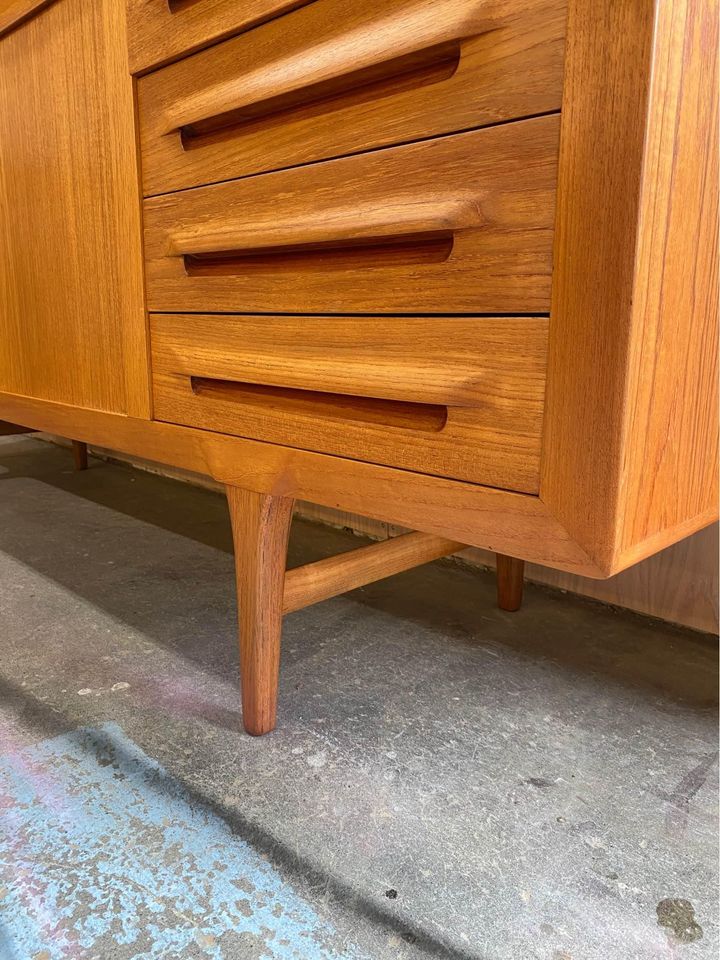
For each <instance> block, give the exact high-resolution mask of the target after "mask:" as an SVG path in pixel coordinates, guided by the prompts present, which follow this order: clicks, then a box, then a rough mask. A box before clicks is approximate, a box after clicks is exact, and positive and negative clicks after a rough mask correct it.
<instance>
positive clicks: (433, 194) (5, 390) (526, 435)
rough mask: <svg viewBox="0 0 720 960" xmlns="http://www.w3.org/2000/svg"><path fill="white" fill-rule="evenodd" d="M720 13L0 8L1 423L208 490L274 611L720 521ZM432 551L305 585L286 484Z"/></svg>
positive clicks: (651, 548) (243, 607) (369, 2)
mask: <svg viewBox="0 0 720 960" xmlns="http://www.w3.org/2000/svg"><path fill="white" fill-rule="evenodd" d="M717 30H718V10H717V0H603V2H591V0H355V2H353V3H347V2H345V0H312V2H303V0H245V2H243V3H237V2H236V0H96V2H89V0H54V2H53V0H10V2H8V0H0V244H1V254H2V258H1V259H2V262H1V265H0V417H1V418H2V419H3V420H4V421H5V424H4V428H3V429H4V430H5V431H8V430H19V429H22V428H26V429H36V430H45V431H50V432H52V433H56V434H60V435H64V436H67V437H70V438H73V439H74V440H75V441H76V445H75V450H76V458H77V464H78V466H80V467H82V466H83V465H84V462H83V458H84V456H85V446H84V445H85V444H87V443H91V444H99V445H103V446H106V447H111V448H114V449H117V450H120V451H124V452H125V453H128V454H133V455H137V456H141V457H145V458H149V459H152V460H155V461H158V462H161V463H165V464H169V465H173V466H179V467H184V468H188V469H190V470H195V471H199V472H202V473H205V474H209V475H211V476H212V477H214V478H215V479H216V480H218V481H220V482H222V483H223V484H224V485H225V487H226V489H227V496H228V502H229V505H230V513H231V518H232V525H233V532H234V538H235V546H236V568H237V586H238V595H239V617H240V650H241V673H242V695H243V715H244V723H245V727H246V729H247V730H248V731H249V732H250V733H253V734H261V733H265V732H267V731H269V730H271V729H272V728H273V726H274V724H275V714H276V699H277V684H278V673H279V664H280V634H281V626H282V618H283V615H284V614H286V613H289V612H290V611H293V610H297V609H299V608H301V607H303V606H306V605H308V604H310V603H314V602H316V601H318V600H322V599H324V598H327V597H330V596H333V595H335V594H337V593H340V592H343V591H345V590H348V589H351V588H352V587H355V586H359V585H361V584H363V583H368V582H370V581H372V580H374V579H377V578H380V577H384V576H389V575H390V574H392V573H395V572H399V571H400V570H404V569H408V568H410V567H412V566H414V565H416V564H420V563H424V562H426V561H428V560H432V559H434V558H437V557H440V556H443V555H445V554H448V553H451V552H453V551H455V550H456V549H459V547H460V546H461V545H465V544H470V545H475V546H481V547H485V548H487V549H490V550H493V551H495V552H497V553H498V554H499V555H500V558H499V566H498V576H499V585H500V601H501V603H502V604H503V605H505V606H506V607H508V608H512V607H516V606H517V604H518V603H519V594H520V590H521V584H522V561H524V560H530V561H534V562H537V563H541V564H545V565H548V566H551V567H557V568H561V569H564V570H570V571H574V572H577V573H580V574H583V575H586V576H591V577H607V576H611V575H612V574H614V573H616V572H618V571H620V570H622V569H623V568H625V567H627V566H629V565H631V564H633V563H635V562H637V561H638V560H641V559H642V558H644V557H646V556H648V555H650V554H652V553H654V552H655V551H657V550H659V549H661V548H663V547H665V546H667V545H668V544H670V543H673V542H674V541H676V540H679V539H680V538H682V537H684V536H686V535H688V534H690V533H692V532H693V531H695V530H697V529H699V528H701V527H703V526H705V525H706V524H708V523H710V522H711V521H713V520H714V519H715V518H716V517H717V499H718V492H717V434H718V424H717V396H716V381H717V300H718V288H717V277H718V271H717V205H718V192H717V181H718V163H717V159H718V157H717V80H718V78H717V64H716V50H717ZM297 498H301V499H303V500H307V501H311V502H315V503H318V504H324V505H327V506H330V507H336V508H340V509H343V510H348V511H352V512H355V513H360V514H364V515H366V516H369V517H374V518H378V519H381V520H386V521H392V522H394V523H397V524H400V525H402V526H404V527H407V528H410V529H412V530H415V531H418V532H414V533H408V534H406V535H403V536H400V537H397V538H395V539H393V540H391V541H388V542H386V543H381V544H377V545H373V546H369V547H364V548H361V549H359V550H356V551H353V552H351V553H349V554H345V555H343V556H341V557H336V558H329V559H327V560H323V561H321V562H319V563H315V564H311V565H309V566H306V567H301V568H298V569H296V570H292V571H289V572H288V573H286V571H285V557H286V547H287V539H288V530H289V525H290V520H291V516H292V511H293V502H294V500H295V499H297Z"/></svg>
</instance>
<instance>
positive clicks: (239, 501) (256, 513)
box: [225, 486, 294, 736]
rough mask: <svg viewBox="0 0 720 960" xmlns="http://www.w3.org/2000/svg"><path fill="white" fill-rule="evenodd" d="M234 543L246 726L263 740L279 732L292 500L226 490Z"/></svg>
mask: <svg viewBox="0 0 720 960" xmlns="http://www.w3.org/2000/svg"><path fill="white" fill-rule="evenodd" d="M225 489H226V493H227V499H228V505H229V507H230V521H231V523H232V531H233V541H234V543H235V574H236V579H237V595H238V623H239V629H240V680H241V686H242V707H243V724H244V726H245V729H246V730H247V732H248V733H250V734H252V735H253V736H261V735H262V734H263V733H269V732H270V731H271V730H273V729H274V728H275V716H276V712H277V692H278V680H279V677H280V637H281V634H282V615H283V589H284V584H285V563H286V559H287V545H288V537H289V535H290V523H291V520H292V512H293V503H294V500H293V499H292V498H291V497H275V496H271V495H268V494H263V493H255V492H254V491H252V490H244V489H242V488H240V487H234V486H227V487H226V488H225Z"/></svg>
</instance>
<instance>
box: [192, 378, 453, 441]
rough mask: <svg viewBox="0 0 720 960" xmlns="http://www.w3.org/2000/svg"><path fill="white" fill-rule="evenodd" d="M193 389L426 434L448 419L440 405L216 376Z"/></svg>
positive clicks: (229, 400) (249, 402) (238, 400)
mask: <svg viewBox="0 0 720 960" xmlns="http://www.w3.org/2000/svg"><path fill="white" fill-rule="evenodd" d="M190 388H191V390H192V392H193V393H194V394H195V396H196V397H200V398H204V399H207V400H219V401H222V402H224V403H237V404H244V405H245V406H255V407H264V406H268V405H271V406H272V408H273V409H274V410H276V411H277V410H285V411H286V412H287V413H288V414H293V415H303V416H307V417H313V418H314V419H325V420H336V421H344V422H355V423H373V424H381V425H382V426H385V427H396V428H399V429H402V430H417V431H420V432H424V433H438V432H439V431H441V430H442V429H444V427H445V424H446V423H447V418H448V408H447V407H446V406H442V405H440V404H434V403H416V402H410V401H407V400H385V399H382V398H379V397H360V396H351V395H350V394H344V393H342V394H341V393H327V392H325V391H320V390H307V389H300V390H298V389H297V388H287V387H277V386H266V385H264V384H257V383H242V382H239V381H237V380H217V379H215V378H214V377H190Z"/></svg>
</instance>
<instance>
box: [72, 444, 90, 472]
mask: <svg viewBox="0 0 720 960" xmlns="http://www.w3.org/2000/svg"><path fill="white" fill-rule="evenodd" d="M72 451H73V460H74V461H75V469H76V470H87V468H88V453H87V444H86V443H83V442H82V440H73V442H72Z"/></svg>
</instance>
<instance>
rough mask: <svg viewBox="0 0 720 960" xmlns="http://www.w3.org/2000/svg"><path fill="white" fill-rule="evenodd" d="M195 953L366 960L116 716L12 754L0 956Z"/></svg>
mask: <svg viewBox="0 0 720 960" xmlns="http://www.w3.org/2000/svg"><path fill="white" fill-rule="evenodd" d="M333 944H334V946H333ZM185 956H187V957H190V956H192V957H209V958H218V960H219V958H233V960H235V958H245V957H248V958H253V960H255V958H268V960H276V958H277V960H336V958H340V957H342V958H343V960H348V958H350V960H352V958H356V960H360V954H359V953H358V952H357V950H356V949H355V948H354V947H353V946H351V945H349V944H345V943H343V944H342V945H338V944H337V934H336V931H335V930H334V929H333V928H332V926H331V925H330V924H329V923H327V922H326V921H324V920H322V919H321V918H319V917H318V915H317V913H316V912H315V911H314V909H313V908H312V907H311V906H310V905H309V904H308V903H307V901H305V900H304V899H302V898H301V897H300V896H298V894H297V893H296V892H295V891H294V890H293V889H292V888H291V887H290V886H289V885H288V884H287V882H286V881H285V880H284V879H283V878H282V877H281V876H280V874H279V873H278V872H277V870H275V869H274V868H273V867H272V866H271V865H270V864H268V862H267V861H266V860H265V859H264V858H263V857H262V856H260V855H259V854H258V853H257V852H256V851H255V850H254V849H253V848H252V847H251V846H250V845H249V844H247V843H245V842H244V841H242V840H239V839H238V838H236V837H234V836H233V835H232V833H231V831H230V829H229V827H228V825H227V824H226V823H225V822H224V821H223V820H222V819H221V818H220V817H218V816H217V815H216V814H215V813H214V812H212V811H211V810H210V809H208V808H207V807H205V806H204V805H202V804H198V803H197V802H196V801H193V800H192V799H191V798H190V796H189V795H188V794H187V792H186V791H185V790H184V789H183V787H182V786H181V785H180V784H178V782H177V781H175V780H174V779H173V778H172V777H171V776H169V775H168V774H167V773H166V772H165V771H164V770H163V769H162V767H161V766H160V765H159V764H157V763H155V762H154V761H153V760H151V759H150V758H149V757H147V756H146V755H145V754H144V753H143V752H142V751H141V750H140V749H139V748H138V747H137V746H136V745H135V744H134V743H133V742H132V741H130V740H129V739H128V738H127V737H125V735H124V734H123V732H122V730H121V729H120V728H119V727H117V726H116V725H115V724H106V725H103V726H102V727H100V728H98V729H90V728H85V729H81V730H78V731H76V732H73V733H70V734H66V735H63V736H59V737H56V738H54V739H52V740H47V741H45V742H43V743H41V744H38V745H36V746H34V747H31V748H27V749H25V750H17V751H13V752H11V753H9V754H8V755H6V756H5V757H4V758H3V759H2V760H0V958H2V960H67V958H72V960H80V958H88V960H90V958H92V960H95V958H98V960H109V958H113V960H115V958H118V960H155V958H158V957H162V958H177V957H185Z"/></svg>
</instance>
